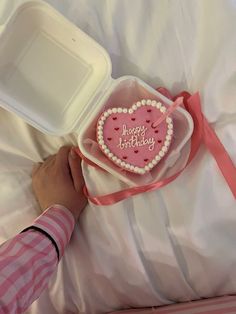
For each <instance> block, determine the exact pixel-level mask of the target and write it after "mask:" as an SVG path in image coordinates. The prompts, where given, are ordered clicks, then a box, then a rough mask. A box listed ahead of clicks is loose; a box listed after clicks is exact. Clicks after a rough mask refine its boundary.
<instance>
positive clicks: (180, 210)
mask: <svg viewBox="0 0 236 314" xmlns="http://www.w3.org/2000/svg"><path fill="white" fill-rule="evenodd" d="M22 2H23V1H20V0H11V1H10V0H1V1H0V24H3V23H4V21H5V20H6V19H7V16H8V15H9V14H10V12H11V11H12V10H13V9H14V8H16V7H17V5H19V4H20V3H22ZM47 2H48V3H49V4H51V5H52V6H53V7H55V8H56V9H57V10H59V11H60V12H61V13H62V14H63V15H65V16H66V17H67V18H68V19H69V20H71V21H72V22H73V23H75V24H76V25H77V26H78V27H80V28H81V29H82V30H84V31H85V32H86V33H88V34H89V35H90V36H91V37H93V38H94V39H95V40H96V41H97V42H99V43H100V44H101V45H102V46H103V47H104V48H105V49H106V50H107V51H108V52H109V54H110V57H111V60H112V67H113V70H112V76H113V77H114V78H117V77H119V76H122V75H135V76H137V77H140V78H141V79H143V80H144V81H146V82H147V83H148V84H150V85H151V86H153V87H157V86H166V87H167V88H169V89H170V91H171V92H172V93H173V94H175V93H178V92H180V91H181V90H188V91H190V92H194V91H197V90H199V91H200V94H201V99H202V107H203V111H204V114H205V116H206V117H207V119H208V120H209V122H210V123H211V125H212V126H213V127H214V129H215V131H216V133H217V135H218V136H219V138H220V139H221V141H222V143H223V144H224V146H225V148H226V149H227V151H228V153H229V154H230V156H231V158H232V160H233V161H234V163H235V164H236V139H235V134H236V87H235V86H236V65H235V50H236V37H235V27H236V1H235V0H178V1H175V0H148V1H145V0H129V1H128V0H109V1H108V0H107V1H105V0H104V1H97V0H66V1H64V0H47ZM65 144H69V145H71V144H73V145H76V136H75V135H74V134H71V135H68V136H65V137H55V136H49V135H45V134H42V133H40V132H39V131H37V130H36V129H34V128H33V127H31V126H29V125H27V124H26V123H25V122H24V121H23V120H22V119H20V118H19V117H17V116H16V115H14V114H13V113H9V112H7V111H5V110H4V109H2V108H0V180H1V188H0V215H1V220H0V241H1V242H4V241H5V240H6V239H8V238H9V237H12V236H13V235H15V234H16V233H18V232H19V231H21V230H22V229H23V228H25V227H26V226H27V225H29V224H30V223H31V222H32V220H33V219H34V218H36V217H37V216H38V215H39V213H40V210H39V207H38V204H37V202H36V200H35V198H34V195H33V192H32V188H31V169H32V166H33V164H34V163H35V162H37V161H41V160H42V159H44V158H45V157H47V156H48V155H50V154H52V153H55V152H56V151H57V150H58V148H59V147H60V146H61V145H65ZM83 172H84V176H85V180H86V184H87V187H88V189H89V192H90V193H91V194H93V195H102V194H107V193H109V192H113V191H115V190H119V189H121V188H122V186H123V185H122V183H121V182H120V181H118V180H117V179H115V178H114V177H112V176H111V175H109V174H108V173H105V172H102V171H100V170H99V169H96V168H93V167H91V166H89V165H87V164H85V163H84V164H83ZM107 182H109V185H108V184H107ZM235 225H236V204H235V199H234V198H233V196H232V194H231V192H230V190H229V188H228V186H227V184H226V183H225V181H224V178H223V176H222V175H221V173H220V171H219V169H218V168H217V165H216V163H215V161H214V159H213V158H212V156H211V155H209V154H208V153H207V151H206V149H205V148H204V146H202V147H201V149H200V151H199V153H198V155H197V156H196V158H195V159H194V161H193V162H192V163H191V165H190V166H189V167H188V168H187V169H186V170H185V172H184V173H183V174H182V175H181V176H180V177H179V178H178V179H177V180H176V181H174V182H173V183H171V184H170V185H168V186H166V187H164V188H162V189H161V190H158V191H155V192H150V193H145V194H142V195H138V196H135V197H133V198H129V199H127V200H125V201H122V202H119V203H117V204H114V205H112V206H96V205H93V204H89V205H88V207H87V208H86V210H85V211H84V213H83V215H82V217H81V219H80V221H79V222H78V224H77V226H76V228H75V231H74V233H73V236H72V239H71V242H70V245H69V246H68V248H67V251H66V253H65V256H64V258H63V259H62V261H61V262H60V264H59V267H58V270H57V272H56V273H55V274H54V275H53V278H52V279H51V281H50V284H49V287H48V289H47V290H46V291H45V292H44V293H43V295H42V296H41V297H40V298H39V300H37V301H36V302H35V303H34V304H33V305H32V306H31V308H30V309H29V310H28V312H27V313H34V314H35V313H37V314H40V313H50V314H54V313H55V314H56V313H78V312H79V313H87V314H98V313H106V312H109V311H115V310H119V309H122V308H130V307H146V306H154V305H155V306H158V305H163V304H171V303H174V302H176V301H189V300H195V299H200V298H207V297H213V296H220V295H227V294H232V293H235V291H236V250H235V240H236V228H235Z"/></svg>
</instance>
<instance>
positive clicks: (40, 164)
mask: <svg viewBox="0 0 236 314" xmlns="http://www.w3.org/2000/svg"><path fill="white" fill-rule="evenodd" d="M42 164H43V163H42V162H37V163H36V164H34V166H33V169H32V177H33V176H34V175H35V174H36V172H37V171H38V170H39V168H40V167H41V166H42Z"/></svg>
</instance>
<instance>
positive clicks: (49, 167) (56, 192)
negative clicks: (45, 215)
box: [32, 146, 87, 220]
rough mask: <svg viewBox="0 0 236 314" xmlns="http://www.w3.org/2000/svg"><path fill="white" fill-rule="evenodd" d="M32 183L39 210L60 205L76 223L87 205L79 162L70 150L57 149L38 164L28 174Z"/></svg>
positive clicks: (77, 157) (66, 148) (65, 147)
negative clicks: (70, 214)
mask: <svg viewBox="0 0 236 314" xmlns="http://www.w3.org/2000/svg"><path fill="white" fill-rule="evenodd" d="M32 184H33V190H34V193H35V196H36V198H37V200H38V202H39V204H40V206H41V208H42V210H45V209H46V208H48V207H49V206H51V205H54V204H60V205H63V206H65V207H66V208H67V209H68V210H69V211H70V212H71V213H72V214H73V216H74V217H75V219H76V220H77V219H78V217H79V215H80V214H81V212H82V210H83V209H84V207H85V206H86V204H87V199H86V197H85V196H84V194H83V186H84V179H83V175H82V170H81V159H80V157H79V156H78V155H77V154H76V153H75V152H74V150H73V148H70V147H67V146H64V147H61V148H60V150H59V151H58V153H57V154H56V155H53V156H50V157H48V158H47V159H46V160H45V161H44V162H43V163H38V164H37V165H36V166H35V167H34V169H33V172H32Z"/></svg>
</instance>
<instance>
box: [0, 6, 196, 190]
mask: <svg viewBox="0 0 236 314" xmlns="http://www.w3.org/2000/svg"><path fill="white" fill-rule="evenodd" d="M0 30H1V35H0V103H1V105H2V106H3V107H4V108H6V109H7V110H9V111H13V112H15V113H16V114H18V115H19V116H21V117H22V118H23V119H24V120H25V121H27V122H28V123H29V124H31V125H32V126H34V127H35V128H37V129H39V130H40V131H42V132H44V133H48V134H52V135H58V136H61V135H65V134H68V133H71V132H76V133H77V134H78V145H79V147H80V150H81V152H82V153H83V154H84V155H85V156H86V157H87V158H88V159H90V160H92V161H93V162H95V163H96V164H97V165H99V166H100V167H102V168H104V169H105V170H107V171H109V172H110V173H112V174H113V175H114V176H116V177H117V178H119V179H121V180H122V181H124V182H126V183H128V184H131V185H140V184H145V183H148V182H152V181H154V180H156V179H157V178H159V177H160V175H161V174H162V173H164V172H165V170H166V169H167V168H169V167H171V166H173V164H174V163H175V161H176V160H177V159H178V158H179V156H180V152H181V150H182V148H183V147H184V146H185V144H186V143H187V142H188V140H189V138H190V137H191V134H192V131H193V122H192V119H191V116H190V115H189V114H188V112H186V111H185V110H183V109H181V108H179V109H177V110H176V111H175V112H174V116H173V119H174V127H175V138H174V142H173V144H172V146H171V149H170V152H169V154H168V155H167V157H166V158H164V159H163V161H161V162H160V163H159V165H158V166H156V167H155V168H154V169H153V170H152V171H151V172H150V173H149V174H145V175H138V174H133V173H129V172H126V171H124V170H122V169H121V168H119V167H117V166H115V165H114V164H113V163H112V162H111V161H109V160H108V159H107V158H106V157H105V156H104V155H103V153H102V152H101V151H100V149H99V147H98V145H97V143H96V140H95V126H96V121H97V118H98V116H99V115H100V113H101V112H102V111H103V110H104V109H107V108H109V107H116V106H122V107H129V106H131V105H132V103H133V102H136V101H138V100H140V99H143V98H145V99H156V100H162V101H164V102H165V104H167V105H171V104H172V102H171V101H169V100H168V99H167V98H165V97H164V96H162V95H161V94H160V93H158V92H156V91H155V90H154V89H153V88H151V87H150V86H148V85H147V84H146V83H144V82H143V81H142V80H140V79H139V78H137V77H133V76H124V77H121V78H119V79H117V80H114V79H112V78H111V61H110V58H109V55H108V53H107V52H106V51H105V50H104V49H103V48H102V47H101V46H100V45H98V43H96V42H95V41H94V40H93V39H92V38H90V37H89V36H88V35H86V34H85V33H84V32H82V31H81V30H80V29H78V28H77V27H76V26H75V25H73V24H72V23H70V22H69V21H68V20H67V19H65V18H64V17H63V16H62V15H61V14H60V13H58V12H57V11H56V10H55V9H53V8H52V7H51V6H49V5H48V4H46V3H44V2H41V1H40V2H39V1H29V2H26V3H24V4H22V5H21V6H19V7H18V9H17V10H16V11H15V12H14V13H13V14H12V15H11V16H10V17H9V19H8V21H7V23H6V25H4V26H2V28H0Z"/></svg>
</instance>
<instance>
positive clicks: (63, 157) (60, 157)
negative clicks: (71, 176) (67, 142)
mask: <svg viewBox="0 0 236 314" xmlns="http://www.w3.org/2000/svg"><path fill="white" fill-rule="evenodd" d="M69 152H70V146H62V147H61V148H60V149H59V151H58V153H57V155H56V164H57V166H58V168H60V169H62V170H64V171H65V172H69V161H68V155H69Z"/></svg>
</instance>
